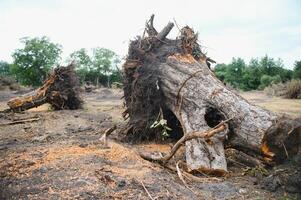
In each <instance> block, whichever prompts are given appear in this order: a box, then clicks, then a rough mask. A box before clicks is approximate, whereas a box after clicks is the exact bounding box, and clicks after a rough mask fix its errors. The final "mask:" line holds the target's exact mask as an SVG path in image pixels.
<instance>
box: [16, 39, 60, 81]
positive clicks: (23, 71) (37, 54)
mask: <svg viewBox="0 0 301 200" xmlns="http://www.w3.org/2000/svg"><path fill="white" fill-rule="evenodd" d="M21 42H22V43H23V44H24V48H21V49H17V50H15V52H14V53H13V55H12V57H13V59H14V62H13V65H12V68H11V71H12V73H13V74H15V75H16V77H17V80H19V81H20V82H21V83H22V84H24V85H33V86H38V85H41V84H42V83H43V81H44V80H45V78H46V76H47V74H48V72H49V71H50V70H51V68H52V67H53V66H54V65H55V64H57V63H58V61H59V59H60V54H61V52H62V51H61V46H60V45H58V44H54V43H52V42H50V40H49V39H48V38H47V37H42V38H37V37H36V38H22V39H21Z"/></svg>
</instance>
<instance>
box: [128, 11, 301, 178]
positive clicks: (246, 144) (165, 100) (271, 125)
mask: <svg viewBox="0 0 301 200" xmlns="http://www.w3.org/2000/svg"><path fill="white" fill-rule="evenodd" d="M153 18H154V17H153V16H152V17H151V20H150V21H149V22H148V23H147V27H146V31H145V32H146V33H148V36H144V35H143V37H142V38H141V37H138V38H137V39H136V40H133V41H131V43H130V46H129V51H128V56H127V59H126V62H125V63H124V65H123V80H124V88H123V89H124V97H125V103H126V111H125V112H124V113H123V116H124V117H125V118H129V121H128V125H127V127H126V128H125V130H126V131H124V133H125V134H126V135H127V139H128V140H131V141H143V140H150V139H159V138H162V135H161V133H160V130H158V128H156V129H154V128H150V127H151V125H152V124H153V123H154V122H155V121H156V120H157V119H158V115H159V116H160V117H161V118H164V119H166V120H167V121H168V122H167V123H168V124H167V125H168V126H169V127H171V128H172V129H173V130H172V131H171V132H170V136H171V137H175V138H177V139H179V138H181V137H182V135H187V134H190V133H192V132H205V131H207V130H209V129H210V128H212V127H215V126H216V125H217V124H219V123H220V122H222V121H224V120H227V119H231V121H229V122H228V123H227V125H228V126H227V127H228V128H227V129H225V130H223V131H222V132H220V133H217V134H215V135H214V136H212V137H210V138H207V139H205V138H197V139H191V140H187V141H186V142H185V149H186V153H185V154H186V162H187V166H188V169H189V170H190V171H192V170H194V171H195V170H199V171H206V172H210V171H217V172H219V173H220V172H221V171H224V172H226V171H227V163H226V158H225V153H224V145H225V144H226V146H227V147H233V148H236V149H239V150H241V151H244V152H245V153H247V154H249V155H254V154H258V155H262V156H263V157H264V158H265V160H266V161H267V162H270V163H271V162H281V161H282V160H284V159H286V158H287V155H289V156H292V155H295V154H296V153H297V152H298V148H299V145H300V134H301V122H300V120H293V119H291V118H290V117H288V116H285V115H281V116H280V115H277V114H275V113H273V112H271V111H268V110H265V109H263V108H261V107H258V106H255V105H252V104H251V103H249V102H248V101H247V100H246V99H244V98H243V97H241V96H240V95H238V94H236V93H235V92H233V91H232V90H230V89H228V88H227V87H226V86H225V85H224V84H223V83H222V82H221V81H220V80H218V79H217V78H216V76H215V75H214V73H213V72H212V71H211V70H210V69H209V67H208V65H207V64H206V63H208V62H210V61H212V60H211V59H208V57H207V56H206V55H205V54H204V53H202V51H201V47H200V45H199V44H198V42H197V40H198V37H197V34H196V33H194V31H193V30H192V29H191V28H190V27H188V26H186V27H184V28H182V29H181V31H180V36H179V37H178V38H176V39H174V40H171V39H167V38H166V36H167V35H168V33H169V32H170V31H171V29H172V27H173V24H172V23H168V25H167V26H166V27H165V28H163V30H162V31H161V32H157V31H154V30H156V29H155V28H154V27H152V26H153ZM161 112H162V113H163V114H161V115H160V113H161Z"/></svg>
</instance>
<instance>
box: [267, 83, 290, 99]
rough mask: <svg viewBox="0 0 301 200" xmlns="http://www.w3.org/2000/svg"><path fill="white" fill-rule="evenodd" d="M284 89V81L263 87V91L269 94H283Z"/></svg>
mask: <svg viewBox="0 0 301 200" xmlns="http://www.w3.org/2000/svg"><path fill="white" fill-rule="evenodd" d="M285 91H286V84H284V83H278V84H272V85H270V86H268V87H266V88H264V92H265V93H266V94H267V95H270V96H284V94H285Z"/></svg>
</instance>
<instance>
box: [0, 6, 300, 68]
mask: <svg viewBox="0 0 301 200" xmlns="http://www.w3.org/2000/svg"><path fill="white" fill-rule="evenodd" d="M151 14H155V21H154V25H155V27H156V29H157V30H160V29H161V28H163V27H164V26H165V25H166V24H167V23H168V22H169V21H172V22H173V21H174V20H175V21H176V22H177V24H178V26H179V27H183V26H185V25H189V26H191V27H192V28H193V29H194V30H195V31H197V32H198V33H199V41H200V44H201V46H202V49H203V51H204V52H207V55H208V56H209V57H211V58H212V59H214V60H216V61H217V62H218V63H229V62H231V60H232V58H233V57H241V58H243V59H245V61H246V62H248V61H249V59H250V58H252V57H254V58H256V57H259V58H260V57H263V56H264V55H266V54H267V55H268V56H270V57H273V58H281V59H282V60H283V62H284V64H285V67H286V68H290V69H292V68H293V64H294V62H295V61H296V60H301V0H281V1H280V0H227V1H226V0H207V1H203V0H148V1H146V0H19V1H17V0H0V60H4V61H8V62H12V57H11V54H12V53H13V52H14V50H15V49H17V48H22V44H21V43H20V40H19V39H20V38H23V37H42V36H47V37H49V38H50V40H51V41H52V42H54V43H59V44H61V45H62V47H63V54H62V62H63V61H64V60H66V58H67V57H68V55H70V53H72V52H73V51H76V50H78V49H80V48H87V49H89V48H94V47H104V48H108V49H111V50H113V51H115V52H116V53H117V54H118V55H119V56H120V57H121V58H123V57H125V56H126V54H127V50H128V44H129V41H130V40H131V39H134V38H135V36H137V35H142V33H143V30H144V25H145V22H146V20H147V19H149V17H150V15H151ZM178 33H179V30H178V29H177V28H176V27H175V28H173V30H172V32H171V33H170V35H169V36H168V37H169V38H173V37H176V36H177V35H178Z"/></svg>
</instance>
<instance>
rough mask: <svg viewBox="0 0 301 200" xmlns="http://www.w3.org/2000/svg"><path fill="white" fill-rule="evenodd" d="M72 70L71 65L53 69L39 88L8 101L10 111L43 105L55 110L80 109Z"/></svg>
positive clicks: (72, 65)
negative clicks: (47, 104)
mask: <svg viewBox="0 0 301 200" xmlns="http://www.w3.org/2000/svg"><path fill="white" fill-rule="evenodd" d="M74 68H75V66H74V64H73V63H71V64H70V65H68V66H66V67H63V66H60V67H57V68H55V69H54V70H53V71H52V73H51V74H50V75H49V77H48V78H47V79H46V80H45V82H44V84H43V85H42V86H41V87H40V88H38V89H37V90H35V91H33V92H30V93H28V94H25V95H23V96H20V97H16V98H13V99H11V100H9V101H8V103H7V105H8V106H9V107H10V110H13V111H23V110H27V109H30V108H34V107H38V106H40V105H43V104H45V103H49V104H50V105H51V106H52V108H54V109H55V110H60V109H78V108H81V105H82V103H83V101H82V99H81V97H80V87H79V81H78V77H77V75H76V73H75V71H74Z"/></svg>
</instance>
